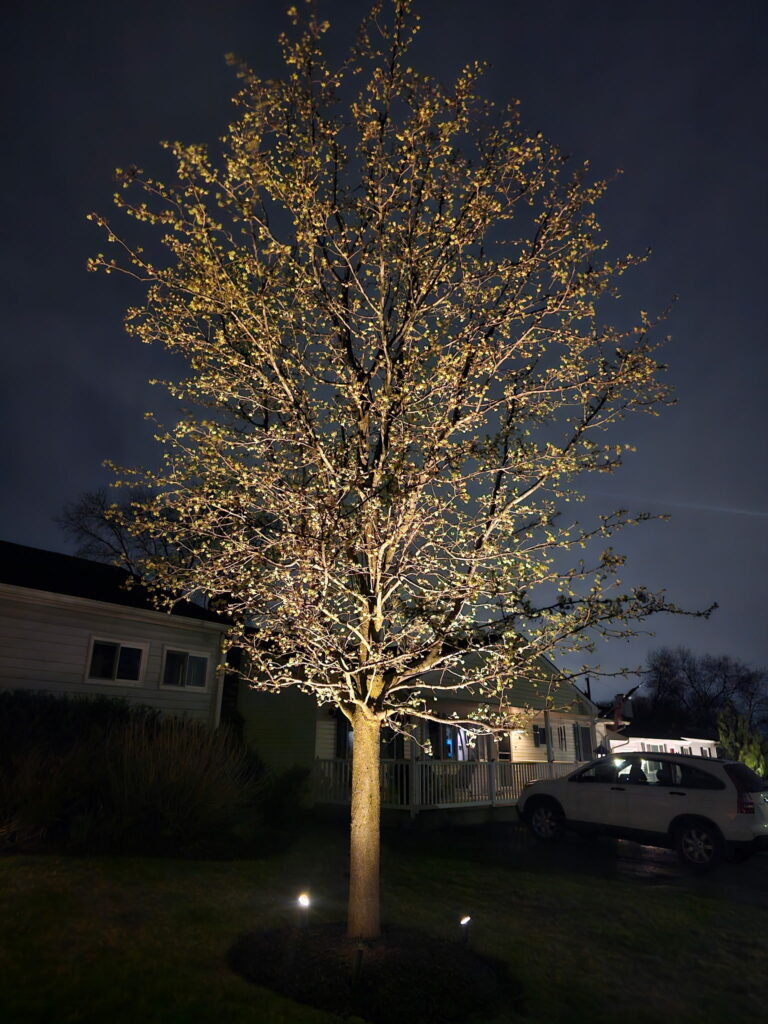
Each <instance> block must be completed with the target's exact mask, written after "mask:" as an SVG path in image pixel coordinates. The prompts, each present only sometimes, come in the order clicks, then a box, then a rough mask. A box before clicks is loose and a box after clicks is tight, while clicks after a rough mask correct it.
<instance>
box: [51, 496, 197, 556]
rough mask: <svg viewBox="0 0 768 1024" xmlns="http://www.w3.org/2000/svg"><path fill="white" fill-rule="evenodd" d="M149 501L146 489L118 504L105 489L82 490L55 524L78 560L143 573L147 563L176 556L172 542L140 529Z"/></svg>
mask: <svg viewBox="0 0 768 1024" xmlns="http://www.w3.org/2000/svg"><path fill="white" fill-rule="evenodd" d="M151 500H152V495H151V492H150V491H149V490H148V489H147V488H133V489H132V490H130V491H129V493H128V495H127V496H126V498H125V499H124V500H123V501H121V502H118V501H116V500H114V498H112V497H111V496H110V494H109V492H108V491H107V489H106V488H99V489H98V490H95V491H84V492H83V493H82V494H81V495H80V497H79V498H77V499H75V500H74V501H70V502H67V504H66V505H65V506H64V508H63V510H62V511H61V513H60V514H59V515H58V516H56V517H55V518H54V522H55V523H56V524H57V525H58V526H59V527H60V529H61V530H62V531H63V532H64V534H65V535H66V536H67V538H68V539H69V540H70V541H71V542H72V544H73V546H74V549H75V554H77V555H79V556H80V557H81V558H91V559H93V560H94V561H97V562H107V563H109V564H110V565H119V566H121V567H122V568H124V569H127V570H128V571H129V572H132V573H134V574H135V575H138V574H140V573H144V572H146V568H147V564H148V562H149V561H150V560H163V561H174V560H176V559H177V558H178V557H179V555H178V549H177V547H176V546H175V545H174V544H173V543H172V542H171V541H169V540H168V539H167V538H166V537H164V536H160V535H158V534H157V533H156V532H150V531H149V530H147V529H146V528H145V527H143V526H142V523H141V519H140V514H139V510H141V509H144V508H145V507H146V505H147V504H148V503H149V502H150V501H151ZM167 514H168V513H166V515H167Z"/></svg>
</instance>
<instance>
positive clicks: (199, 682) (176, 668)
mask: <svg viewBox="0 0 768 1024" xmlns="http://www.w3.org/2000/svg"><path fill="white" fill-rule="evenodd" d="M207 676H208V657H207V655H203V654H191V653H190V652H189V651H175V650H170V649H166V652H165V665H164V666H163V686H184V687H188V688H190V689H196V690H204V689H205V684H206V680H207Z"/></svg>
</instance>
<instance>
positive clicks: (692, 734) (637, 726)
mask: <svg viewBox="0 0 768 1024" xmlns="http://www.w3.org/2000/svg"><path fill="white" fill-rule="evenodd" d="M615 735H617V736H619V737H621V736H623V737H624V738H625V739H641V738H642V739H649V740H678V741H683V740H686V739H701V740H716V739H717V736H716V735H715V734H714V733H713V732H712V731H711V730H710V729H699V728H697V727H695V726H694V727H693V728H692V729H688V730H686V729H676V728H670V727H669V726H665V725H663V724H660V723H659V722H657V721H650V720H648V719H645V720H641V721H639V722H630V724H629V725H625V726H623V727H622V728H621V729H619V730H618V732H617V733H615Z"/></svg>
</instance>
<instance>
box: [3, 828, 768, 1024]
mask: <svg viewBox="0 0 768 1024" xmlns="http://www.w3.org/2000/svg"><path fill="white" fill-rule="evenodd" d="M766 859H767V858H766V857H765V856H758V857H755V858H753V860H751V861H750V862H748V863H747V864H743V865H738V866H735V865H726V866H723V867H721V868H719V869H718V870H717V871H715V872H714V873H712V874H711V875H710V876H708V877H707V878H696V877H691V876H690V875H686V874H685V873H684V872H683V871H682V869H681V868H679V866H678V865H677V862H676V860H675V858H674V856H673V854H671V853H667V852H664V851H658V850H649V849H647V848H644V847H638V846H635V845H633V844H629V843H613V842H611V841H598V842H589V841H585V840H580V839H567V840H566V841H565V842H563V843H562V844H560V845H559V846H558V847H556V848H547V849H545V850H542V848H541V847H539V846H537V845H533V844H532V843H531V842H530V841H529V839H528V838H527V835H526V834H525V833H523V832H521V831H520V830H518V829H515V828H514V827H511V826H507V825H498V826H495V827H492V828H485V829H474V828H464V829H454V830H440V831H432V832H416V833H406V832H394V833H391V834H390V835H389V837H388V839H387V842H386V845H385V854H384V878H385V883H386V885H385V893H386V897H385V906H384V919H385V922H388V923H389V924H390V925H392V926H398V927H400V928H408V929H414V930H417V931H423V932H426V933H427V934H428V935H430V936H432V937H434V938H438V939H442V940H444V941H448V942H451V943H458V942H459V941H460V937H461V936H460V926H459V920H460V918H461V917H462V916H463V915H464V914H470V915H471V916H472V933H471V947H472V948H473V949H475V950H477V952H479V953H481V954H483V955H485V956H488V957H491V958H495V959H498V960H500V961H502V962H503V964H505V965H506V969H507V972H508V975H509V978H510V979H511V982H512V984H513V985H516V986H517V993H518V994H517V996H516V998H515V999H514V1000H510V1005H509V1007H508V1008H507V1009H506V1010H502V1011H501V1012H499V1013H498V1014H496V1015H495V1016H493V1017H492V1018H487V1019H485V1018H481V1019H483V1020H484V1024H508V1022H513V1021H514V1022H517V1021H526V1022H530V1024H537V1022H542V1024H544V1022H553V1021H559V1020H568V1021H590V1022H597V1024H600V1022H603V1021H605V1022H608V1021H612V1020H615V1019H617V1015H618V1016H620V1017H621V1019H622V1020H624V1021H627V1022H629V1024H652V1022H653V1024H655V1022H657V1021H659V1020H664V1019H671V1018H674V1019H675V1020H676V1021H679V1022H681V1024H683V1022H687V1021H691V1022H693V1021H696V1022H699V1024H700V1022H712V1024H717V1022H726V1021H732V1020H748V1019H751V1020H757V1019H760V1017H761V1014H762V1005H763V1002H762V1001H763V986H762V982H761V979H762V978H764V977H765V973H766V967H767V966H768V931H767V930H766V926H765V907H766V903H767V902H768V873H767V872H766V866H767V865H766ZM0 878H2V897H0V921H1V922H2V924H1V925H0V928H1V929H2V942H0V950H2V952H1V953H0V992H1V993H2V996H0V999H2V1004H3V1005H2V1007H1V1009H2V1014H0V1016H1V1017H2V1019H3V1021H4V1022H7V1024H36V1022H40V1024H42V1022H48V1021H51V1022H53V1021H56V1022H57V1024H59V1022H71V1024H96V1022H101V1021H105V1020H110V1021H113V1022H115V1024H121V1022H125V1024H128V1022H133V1021H136V1020H142V1021H148V1022H155V1021H156V1022H161V1021H162V1022H163V1024H167V1022H175V1021H178V1022H188V1021H189V1022H206V1021H214V1020H219V1019H223V1018H224V1017H226V1019H227V1020H228V1021H231V1022H234V1024H237V1022H239V1021H243V1022H245V1021H249V1022H253V1021H258V1022H270V1024H310V1022H312V1024H332V1022H337V1021H339V1020H340V1019H341V1018H339V1017H337V1016H335V1015H334V1014H333V1013H325V1012H321V1011H317V1010H313V1009H311V1008H309V1007H306V1006H301V1005H299V1004H298V1003H295V1002H293V1001H291V1000H288V999H285V998H283V997H281V996H278V995H276V994H274V993H272V992H269V991H267V990H266V989H262V988H258V987H256V986H254V985H251V984H249V983H248V982H246V981H244V980H243V979H242V978H241V977H239V976H238V975H236V974H235V973H234V972H233V971H231V970H230V969H229V967H228V966H227V953H228V950H229V949H231V947H232V945H233V943H235V941H236V940H237V939H238V937H239V936H241V935H242V934H243V933H245V932H249V931H254V930H256V931H258V930H262V929H266V928H274V927H281V926H285V925H293V924H295V923H296V917H295V913H296V911H295V899H296V895H297V894H298V893H299V892H300V891H302V890H307V891H309V892H310V893H311V895H312V899H313V906H312V909H311V919H310V925H315V924H317V925H320V924H323V923H327V922H334V921H341V920H343V908H344V900H345V894H346V883H347V879H346V874H345V839H344V832H343V829H335V828H333V827H330V826H322V827H320V826H318V827H317V828H315V829H313V830H312V831H311V832H308V833H307V834H306V835H305V836H304V838H303V839H302V840H301V841H300V842H299V843H298V845H297V846H296V847H294V848H293V849H292V850H291V851H290V852H289V853H287V854H285V855H283V856H281V857H277V858H270V859H266V860H259V861H247V862H246V861H240V862H210V861H209V862H205V861H198V862H194V861H177V860H163V859H154V860H151V859H128V858H115V859H106V858H103V859H91V858H81V859H79V858H65V857H59V856H42V855H41V856H30V855H26V856H23V855H22V856H18V855H13V856H6V857H5V858H3V859H2V861H0ZM364 969H365V965H363V971H364ZM438 980H439V979H438ZM363 981H364V973H363ZM433 981H434V979H433ZM393 999H394V1000H395V1001H396V1002H397V1003H398V1004H399V1005H400V1006H401V1014H400V1019H401V1020H402V1021H403V1024H406V1022H408V1021H413V1022H419V1021H421V1020H422V1019H423V1017H424V1015H423V1013H421V1012H420V1009H419V992H418V991H412V990H408V991H402V992H399V993H397V994H396V995H395V996H393Z"/></svg>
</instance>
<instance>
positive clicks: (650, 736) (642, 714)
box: [595, 686, 718, 757]
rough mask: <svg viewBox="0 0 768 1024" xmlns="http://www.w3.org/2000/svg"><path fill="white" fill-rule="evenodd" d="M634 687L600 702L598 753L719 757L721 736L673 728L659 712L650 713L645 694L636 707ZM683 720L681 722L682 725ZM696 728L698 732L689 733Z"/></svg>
mask: <svg viewBox="0 0 768 1024" xmlns="http://www.w3.org/2000/svg"><path fill="white" fill-rule="evenodd" d="M638 689H639V686H635V687H633V688H632V689H631V690H630V691H629V693H628V694H616V696H615V697H614V699H613V701H612V702H609V703H606V704H600V705H598V710H599V717H598V719H597V722H596V724H595V729H596V740H597V746H596V751H597V753H598V754H606V755H608V754H627V753H629V752H630V751H640V752H642V751H649V752H656V753H667V754H695V755H697V756H699V757H717V756H718V754H717V738H716V737H715V736H712V735H711V734H710V735H708V736H703V735H702V734H701V730H698V731H697V730H695V729H694V730H686V729H685V728H682V729H681V728H678V727H675V728H672V727H670V724H669V723H668V722H665V721H664V720H663V718H660V717H659V715H658V714H656V715H653V714H649V713H648V710H647V707H646V702H645V699H644V698H640V699H639V700H638V701H637V707H633V701H632V699H631V697H632V694H633V693H635V691H636V690H638ZM679 725H680V723H679V722H678V723H677V726H679ZM689 732H693V733H694V735H689Z"/></svg>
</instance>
